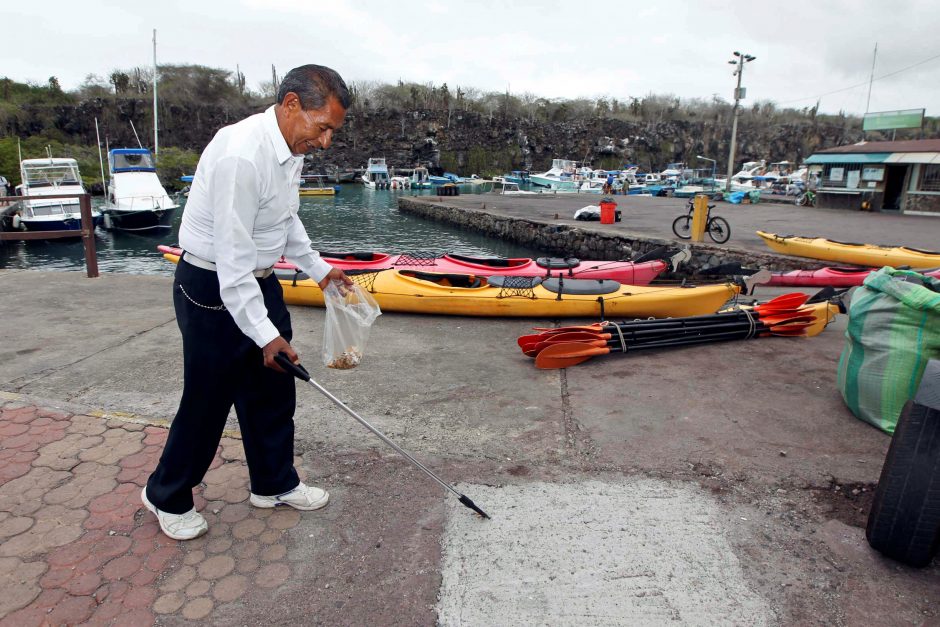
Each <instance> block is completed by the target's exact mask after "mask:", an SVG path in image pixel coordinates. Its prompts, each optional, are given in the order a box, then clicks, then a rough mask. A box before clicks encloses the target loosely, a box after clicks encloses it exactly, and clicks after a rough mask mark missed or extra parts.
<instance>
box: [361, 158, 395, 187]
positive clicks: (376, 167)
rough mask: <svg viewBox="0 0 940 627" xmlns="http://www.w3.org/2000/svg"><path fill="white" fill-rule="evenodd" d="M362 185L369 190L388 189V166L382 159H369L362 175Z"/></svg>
mask: <svg viewBox="0 0 940 627" xmlns="http://www.w3.org/2000/svg"><path fill="white" fill-rule="evenodd" d="M362 184H363V185H365V186H366V187H368V188H370V189H388V186H389V177H388V166H387V165H385V158H384V157H370V158H369V163H368V165H367V166H366V172H365V174H363V175H362Z"/></svg>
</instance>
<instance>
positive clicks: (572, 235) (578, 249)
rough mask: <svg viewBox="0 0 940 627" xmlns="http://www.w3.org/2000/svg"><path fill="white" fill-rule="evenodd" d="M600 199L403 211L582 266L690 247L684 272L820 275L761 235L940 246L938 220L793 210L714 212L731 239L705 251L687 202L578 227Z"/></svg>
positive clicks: (447, 202) (522, 198)
mask: <svg viewBox="0 0 940 627" xmlns="http://www.w3.org/2000/svg"><path fill="white" fill-rule="evenodd" d="M600 199H601V196H599V195H597V194H553V193H550V192H547V193H542V194H534V195H528V194H526V195H518V196H515V195H501V194H496V193H490V194H468V195H463V196H456V197H446V198H444V197H440V196H407V195H406V196H402V197H401V198H399V201H398V206H399V210H401V211H403V212H406V213H409V214H414V215H419V216H422V217H424V218H427V219H430V220H437V221H439V222H446V223H448V224H451V225H454V226H458V227H460V228H464V229H468V230H471V231H474V232H477V233H483V234H485V235H491V236H493V237H499V238H502V239H506V240H509V241H513V242H515V243H517V244H521V245H524V246H529V247H531V248H534V249H536V250H543V251H545V252H547V253H551V254H555V255H558V256H565V257H571V256H574V257H580V258H582V259H629V258H630V257H631V256H632V255H634V254H636V253H644V252H647V251H649V250H651V249H653V248H656V247H658V246H662V245H669V246H678V245H681V246H684V245H686V244H688V245H690V246H691V252H692V259H691V260H690V261H689V263H688V264H687V265H686V271H687V272H688V273H690V274H694V273H695V271H697V270H698V269H701V268H702V267H705V266H709V265H715V264H717V263H725V262H740V263H741V264H742V265H744V266H745V267H757V266H760V267H766V268H767V269H769V270H781V271H783V270H796V269H802V268H818V267H823V266H825V265H834V264H832V263H816V262H814V261H813V260H811V259H803V258H797V257H789V256H787V255H780V254H777V253H772V252H771V251H770V249H769V248H767V246H765V245H764V243H763V242H762V240H761V239H760V238H759V237H758V236H757V235H756V234H755V232H756V231H758V230H761V231H767V232H770V233H776V234H778V235H802V236H810V237H825V238H828V239H832V240H836V241H840V242H857V243H872V244H881V245H897V244H903V245H905V246H910V247H914V248H920V249H926V250H934V249H936V247H937V241H938V238H940V220H938V219H937V217H935V216H910V215H901V214H891V213H868V212H857V211H847V210H844V209H820V208H813V207H798V206H796V205H793V204H781V203H776V202H775V203H757V204H753V205H752V204H747V205H734V204H731V203H727V202H716V203H709V204H714V205H715V208H714V209H713V210H712V214H713V215H719V216H722V217H724V218H725V219H726V220H727V221H728V223H729V224H730V225H731V239H730V240H729V241H728V242H727V243H726V244H723V245H718V244H714V243H712V242H711V240H709V238H708V236H707V235H706V237H705V241H704V242H702V243H689V242H684V241H682V240H679V239H678V238H676V237H675V235H674V234H673V232H672V221H673V220H674V219H675V218H676V217H678V216H680V215H684V214H685V213H686V203H687V202H688V200H687V199H684V198H660V197H650V196H629V195H628V196H614V197H613V199H614V201H615V202H616V203H617V209H618V210H619V211H620V212H621V218H622V219H621V221H620V222H616V223H614V224H600V223H599V222H590V221H580V220H575V219H574V213H575V211H577V210H578V209H580V208H582V207H585V206H588V205H596V204H597V203H598V202H599V201H600Z"/></svg>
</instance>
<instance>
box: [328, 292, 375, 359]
mask: <svg viewBox="0 0 940 627" xmlns="http://www.w3.org/2000/svg"><path fill="white" fill-rule="evenodd" d="M323 300H324V303H325V304H326V325H325V326H324V328H323V365H324V366H326V367H327V368H335V369H337V370H349V369H352V368H355V367H356V366H358V365H359V362H360V361H362V356H363V354H364V353H365V350H366V342H367V341H368V340H369V331H370V329H371V328H372V323H373V322H375V319H376V318H378V317H379V316H380V315H382V310H381V309H379V304H378V303H377V302H375V299H374V298H372V295H371V294H369V292H367V291H365V290H364V289H362V287H360V286H359V285H355V284H354V285H352V286H348V285H344V284H343V283H341V282H337V281H330V284H329V285H327V286H326V289H325V290H323Z"/></svg>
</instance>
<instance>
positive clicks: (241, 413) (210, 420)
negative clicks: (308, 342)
mask: <svg viewBox="0 0 940 627" xmlns="http://www.w3.org/2000/svg"><path fill="white" fill-rule="evenodd" d="M349 103H350V96H349V91H348V90H347V88H346V84H345V83H344V82H343V79H342V78H340V76H339V74H337V73H336V72H335V71H333V70H331V69H330V68H327V67H323V66H319V65H305V66H301V67H298V68H295V69H293V70H291V71H290V72H288V73H287V75H286V76H285V77H284V80H283V82H282V83H281V85H280V88H279V89H278V93H277V104H275V105H274V106H272V107H270V108H268V109H267V110H266V111H264V112H263V113H259V114H257V115H253V116H251V117H249V118H247V119H245V120H242V121H241V122H238V123H237V124H233V125H231V126H227V127H225V128H223V129H221V130H220V131H219V132H218V133H216V135H215V137H214V138H213V139H212V141H211V142H210V143H209V145H208V146H207V147H206V149H205V150H204V151H203V153H202V156H201V157H200V159H199V165H198V166H197V168H196V174H195V177H194V178H193V183H192V189H191V191H190V194H189V200H188V201H187V203H186V209H185V211H184V212H183V221H182V224H181V226H180V232H179V241H180V245H181V246H182V248H183V250H184V253H183V255H182V259H181V260H180V263H179V265H178V266H177V269H176V278H175V281H174V284H173V303H174V307H175V309H176V319H177V324H178V325H179V327H180V331H181V333H182V336H183V397H182V399H181V400H180V407H179V410H178V411H177V414H176V417H175V418H174V420H173V423H172V425H171V427H170V433H169V437H168V438H167V442H166V445H165V447H164V450H163V454H162V456H161V457H160V463H159V464H158V466H157V468H156V470H155V471H154V472H153V474H152V475H151V476H150V479H149V481H148V482H147V486H146V487H145V488H144V489H143V492H142V493H141V499H142V501H143V503H144V505H145V506H146V507H147V509H149V510H150V511H151V512H153V513H154V514H156V516H157V519H158V520H159V522H160V528H161V529H162V530H163V532H164V533H165V534H166V535H168V536H170V537H171V538H174V539H177V540H189V539H192V538H197V537H199V536H200V535H202V534H203V533H205V532H206V531H207V530H208V525H207V523H206V521H205V519H204V518H203V516H202V515H201V514H200V513H199V512H197V511H196V510H195V508H194V507H193V494H192V489H193V488H194V487H195V486H196V485H198V484H199V483H200V482H201V481H202V479H203V477H204V476H205V474H206V471H207V470H208V469H209V465H210V464H211V463H212V459H213V458H214V456H215V453H216V448H217V447H218V444H219V440H220V439H221V437H222V430H223V428H224V426H225V421H226V419H227V417H228V414H229V411H230V410H231V408H232V406H233V405H234V407H235V411H236V413H237V415H238V422H239V425H240V428H241V434H242V443H243V445H244V448H245V458H246V460H247V462H248V473H249V476H250V480H251V494H250V498H249V501H250V502H251V504H252V505H254V506H255V507H275V506H277V505H286V506H290V507H294V508H295V509H300V510H313V509H319V508H321V507H323V506H325V505H326V504H327V502H328V500H329V494H327V492H326V491H325V490H322V489H320V488H315V487H312V486H307V485H304V484H303V483H301V482H300V479H299V478H298V476H297V472H296V470H295V469H294V466H293V455H294V420H293V416H294V408H295V389H294V378H293V377H292V376H291V375H289V374H286V373H284V371H283V370H282V369H281V368H280V367H279V366H278V365H277V363H276V362H275V361H274V356H275V355H277V353H278V352H284V353H286V354H287V355H288V356H289V357H290V358H291V359H292V360H293V361H294V362H295V363H297V362H299V359H298V357H297V353H296V352H295V351H294V349H293V348H291V345H290V340H291V336H292V331H291V324H290V315H289V314H288V312H287V307H286V306H285V305H284V298H283V293H282V291H281V286H280V284H279V283H278V280H277V278H276V277H275V276H274V275H273V274H272V267H273V266H274V264H275V262H276V261H277V260H278V259H279V258H280V257H281V255H284V256H286V257H287V258H288V259H290V260H291V261H293V262H294V263H295V264H296V265H297V266H299V267H300V268H301V269H302V270H303V271H304V272H306V273H307V274H308V275H309V276H310V277H311V278H312V279H313V280H314V281H317V282H318V283H319V284H320V286H321V287H326V285H327V284H328V283H329V282H330V281H343V282H345V283H347V284H351V281H350V280H349V279H348V278H347V277H346V276H345V275H344V274H343V273H342V271H340V270H339V269H335V268H332V267H331V266H329V265H328V264H327V263H326V262H324V261H323V260H322V259H321V258H320V255H319V254H318V253H317V252H315V251H314V250H312V249H311V244H310V239H309V238H308V237H307V233H306V231H305V229H304V226H303V224H301V222H300V219H299V218H298V217H297V208H298V205H299V193H298V187H299V185H300V171H301V168H302V166H303V154H304V153H307V152H310V151H312V150H315V149H316V148H320V149H323V150H325V149H326V148H328V147H329V146H330V144H331V142H332V140H333V132H334V131H335V130H336V129H338V128H339V127H340V126H342V124H343V120H344V118H345V115H346V109H347V108H348V107H349Z"/></svg>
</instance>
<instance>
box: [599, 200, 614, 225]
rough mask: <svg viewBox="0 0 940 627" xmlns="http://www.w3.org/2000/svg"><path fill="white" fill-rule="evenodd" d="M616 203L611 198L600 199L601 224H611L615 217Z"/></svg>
mask: <svg viewBox="0 0 940 627" xmlns="http://www.w3.org/2000/svg"><path fill="white" fill-rule="evenodd" d="M616 210H617V203H615V202H614V201H612V200H602V201H601V224H613V223H614V221H615V219H616V215H615V214H616Z"/></svg>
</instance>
